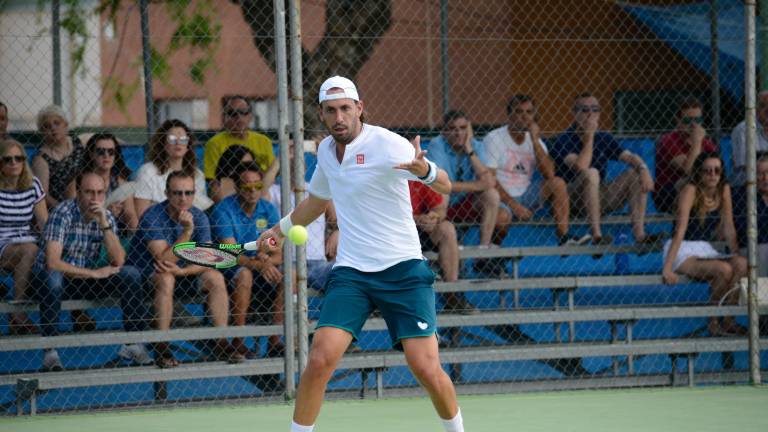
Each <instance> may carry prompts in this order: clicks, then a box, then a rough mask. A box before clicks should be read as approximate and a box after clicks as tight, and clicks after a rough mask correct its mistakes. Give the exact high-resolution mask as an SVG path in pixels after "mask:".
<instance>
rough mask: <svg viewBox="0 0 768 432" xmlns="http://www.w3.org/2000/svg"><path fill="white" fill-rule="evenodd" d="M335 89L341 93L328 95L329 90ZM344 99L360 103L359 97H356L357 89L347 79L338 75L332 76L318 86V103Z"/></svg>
mask: <svg viewBox="0 0 768 432" xmlns="http://www.w3.org/2000/svg"><path fill="white" fill-rule="evenodd" d="M335 88H339V89H341V90H342V91H340V92H338V93H332V94H328V91H329V90H331V89H335ZM344 98H350V99H353V100H356V101H360V96H358V95H357V87H355V83H353V82H352V80H350V79H349V78H344V77H341V76H338V75H336V76H332V77H330V78H328V79H327V80H325V82H324V83H323V85H321V86H320V103H323V101H328V100H334V99H344Z"/></svg>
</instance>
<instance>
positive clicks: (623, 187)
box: [551, 93, 663, 245]
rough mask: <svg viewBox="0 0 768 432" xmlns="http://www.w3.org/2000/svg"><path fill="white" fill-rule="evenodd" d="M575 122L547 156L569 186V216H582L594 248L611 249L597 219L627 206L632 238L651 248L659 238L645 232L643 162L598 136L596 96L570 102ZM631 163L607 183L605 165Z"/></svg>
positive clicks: (647, 187)
mask: <svg viewBox="0 0 768 432" xmlns="http://www.w3.org/2000/svg"><path fill="white" fill-rule="evenodd" d="M573 113H574V123H573V125H571V127H569V128H568V129H567V130H566V131H565V132H564V133H563V134H561V135H560V136H558V137H557V138H556V139H555V141H554V143H553V144H552V148H551V153H552V155H553V157H554V160H555V165H556V166H557V175H558V176H559V177H562V178H563V180H565V181H566V182H567V183H568V195H569V197H570V200H571V211H572V212H573V213H575V214H577V215H579V216H583V215H586V216H587V217H588V218H589V223H590V225H591V229H592V243H593V244H596V245H602V244H610V243H611V241H612V238H611V237H610V236H609V235H605V236H603V231H602V228H601V226H600V218H601V216H602V215H603V214H606V213H610V212H612V211H614V210H617V209H619V208H621V207H623V206H624V204H625V203H626V202H629V211H630V218H631V220H632V234H634V236H635V241H636V242H638V243H655V242H657V241H659V240H660V239H661V238H663V233H661V234H648V235H646V233H645V206H646V202H647V200H648V192H650V191H652V190H653V179H652V178H651V174H650V172H649V171H648V166H647V165H646V164H645V162H643V159H642V158H641V157H640V156H638V155H636V154H634V153H632V152H630V151H629V150H624V149H622V148H621V146H620V145H619V143H618V142H617V141H616V139H614V137H613V135H611V134H610V133H608V132H601V131H598V127H599V123H600V103H599V102H598V100H597V98H596V97H595V96H592V95H591V94H589V93H583V94H580V95H578V96H576V98H575V100H574V107H573ZM611 160H616V161H621V162H624V163H626V164H629V165H630V166H631V167H632V168H631V169H628V170H625V171H624V172H623V173H622V174H621V175H619V177H618V178H616V179H615V180H613V181H611V182H606V181H605V179H606V174H607V171H608V162H609V161H611Z"/></svg>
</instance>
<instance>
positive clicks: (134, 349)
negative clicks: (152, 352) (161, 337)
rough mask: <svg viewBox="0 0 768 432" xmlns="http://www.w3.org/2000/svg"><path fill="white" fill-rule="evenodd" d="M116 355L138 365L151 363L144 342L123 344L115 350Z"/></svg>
mask: <svg viewBox="0 0 768 432" xmlns="http://www.w3.org/2000/svg"><path fill="white" fill-rule="evenodd" d="M117 355H118V356H119V357H120V358H121V359H123V360H127V361H130V362H133V363H137V364H140V365H148V364H151V363H152V357H150V356H149V351H147V348H146V347H145V346H144V344H130V345H123V346H121V347H120V350H119V351H117Z"/></svg>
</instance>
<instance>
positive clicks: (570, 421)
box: [0, 386, 768, 432]
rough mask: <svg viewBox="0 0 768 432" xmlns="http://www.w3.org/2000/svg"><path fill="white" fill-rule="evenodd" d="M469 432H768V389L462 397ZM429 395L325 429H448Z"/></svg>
mask: <svg viewBox="0 0 768 432" xmlns="http://www.w3.org/2000/svg"><path fill="white" fill-rule="evenodd" d="M460 402H461V406H462V412H463V415H464V424H465V429H466V431H467V432H491V431H493V432H497V431H526V432H536V431H547V432H555V431H563V432H566V431H567V432H602V431H605V432H617V431H628V432H629V431H653V432H664V431H670V432H671V431H675V432H694V431H695V432H706V431H718V432H719V431H723V430H734V431H739V432H752V431H755V432H757V431H761V432H764V431H768V408H767V407H768V388H766V387H735V386H731V387H699V388H654V389H633V390H600V391H577V392H557V393H523V394H504V395H490V396H463V397H461V398H460ZM291 412H292V405H288V404H282V405H250V406H248V405H237V406H231V407H221V406H220V407H210V408H176V409H169V410H164V409H144V410H134V411H115V412H106V413H98V414H65V415H57V416H45V415H43V416H37V417H32V418H30V417H26V418H0V431H3V432H52V431H56V432H75V431H77V432H79V431H85V432H90V431H94V432H95V431H100V432H127V431H141V432H154V431H184V432H211V431H214V432H236V431H276V432H283V431H287V430H288V425H289V419H290V416H291ZM442 430H443V429H442V426H441V425H440V423H439V421H438V419H437V417H436V415H435V414H434V412H433V411H432V407H431V405H430V402H429V400H428V399H427V398H393V399H383V400H366V401H334V402H328V403H326V404H325V405H324V407H323V411H322V413H321V415H320V419H319V420H318V425H317V427H316V428H315V431H317V432H325V431H333V432H353V431H354V432H358V431H366V432H384V431H404V432H406V431H414V432H417V431H418V432H429V431H435V432H439V431H442Z"/></svg>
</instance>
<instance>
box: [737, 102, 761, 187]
mask: <svg viewBox="0 0 768 432" xmlns="http://www.w3.org/2000/svg"><path fill="white" fill-rule="evenodd" d="M756 114H757V141H756V142H755V149H756V150H757V151H758V152H765V151H768V90H763V91H761V92H760V93H758V94H757V113H756ZM746 131H747V122H746V121H742V122H741V123H739V124H738V125H736V127H735V128H733V132H731V151H732V153H733V185H734V186H744V184H745V183H746V181H747V138H746Z"/></svg>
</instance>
